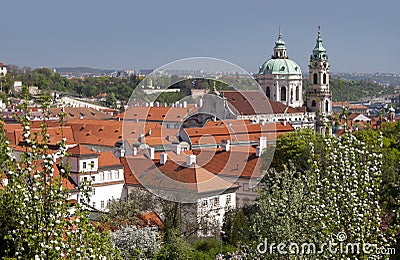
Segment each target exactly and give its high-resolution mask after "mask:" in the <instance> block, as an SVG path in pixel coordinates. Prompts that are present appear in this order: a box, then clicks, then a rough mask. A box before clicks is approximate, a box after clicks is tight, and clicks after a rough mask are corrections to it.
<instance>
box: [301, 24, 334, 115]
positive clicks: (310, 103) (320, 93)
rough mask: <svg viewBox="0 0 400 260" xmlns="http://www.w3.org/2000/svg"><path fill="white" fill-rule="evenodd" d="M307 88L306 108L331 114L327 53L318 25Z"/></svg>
mask: <svg viewBox="0 0 400 260" xmlns="http://www.w3.org/2000/svg"><path fill="white" fill-rule="evenodd" d="M308 69H309V88H308V90H307V101H306V102H307V103H306V104H307V110H309V111H312V112H316V113H317V115H321V116H327V115H330V114H332V93H331V91H330V89H329V62H328V55H327V54H326V50H325V48H324V46H322V39H321V32H320V27H319V26H318V37H317V43H316V45H315V47H314V49H313V52H312V54H311V57H310V64H309V66H308Z"/></svg>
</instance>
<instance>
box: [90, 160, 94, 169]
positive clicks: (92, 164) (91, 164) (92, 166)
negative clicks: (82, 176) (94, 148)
mask: <svg viewBox="0 0 400 260" xmlns="http://www.w3.org/2000/svg"><path fill="white" fill-rule="evenodd" d="M90 168H92V169H93V168H94V161H91V162H90Z"/></svg>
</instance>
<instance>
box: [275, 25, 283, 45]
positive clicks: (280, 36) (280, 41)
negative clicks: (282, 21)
mask: <svg viewBox="0 0 400 260" xmlns="http://www.w3.org/2000/svg"><path fill="white" fill-rule="evenodd" d="M274 49H286V47H285V42H284V41H283V40H282V32H281V26H279V31H278V40H277V41H276V42H275V48H274Z"/></svg>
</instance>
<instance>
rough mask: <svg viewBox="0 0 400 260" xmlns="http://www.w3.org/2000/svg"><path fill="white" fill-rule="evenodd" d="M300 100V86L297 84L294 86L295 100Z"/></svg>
mask: <svg viewBox="0 0 400 260" xmlns="http://www.w3.org/2000/svg"><path fill="white" fill-rule="evenodd" d="M299 100H300V88H299V86H296V101H299Z"/></svg>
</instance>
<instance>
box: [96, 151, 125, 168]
mask: <svg viewBox="0 0 400 260" xmlns="http://www.w3.org/2000/svg"><path fill="white" fill-rule="evenodd" d="M107 166H121V167H122V166H123V165H122V164H121V162H120V160H119V159H118V158H117V157H115V155H114V154H113V153H112V152H100V153H99V167H107Z"/></svg>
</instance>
